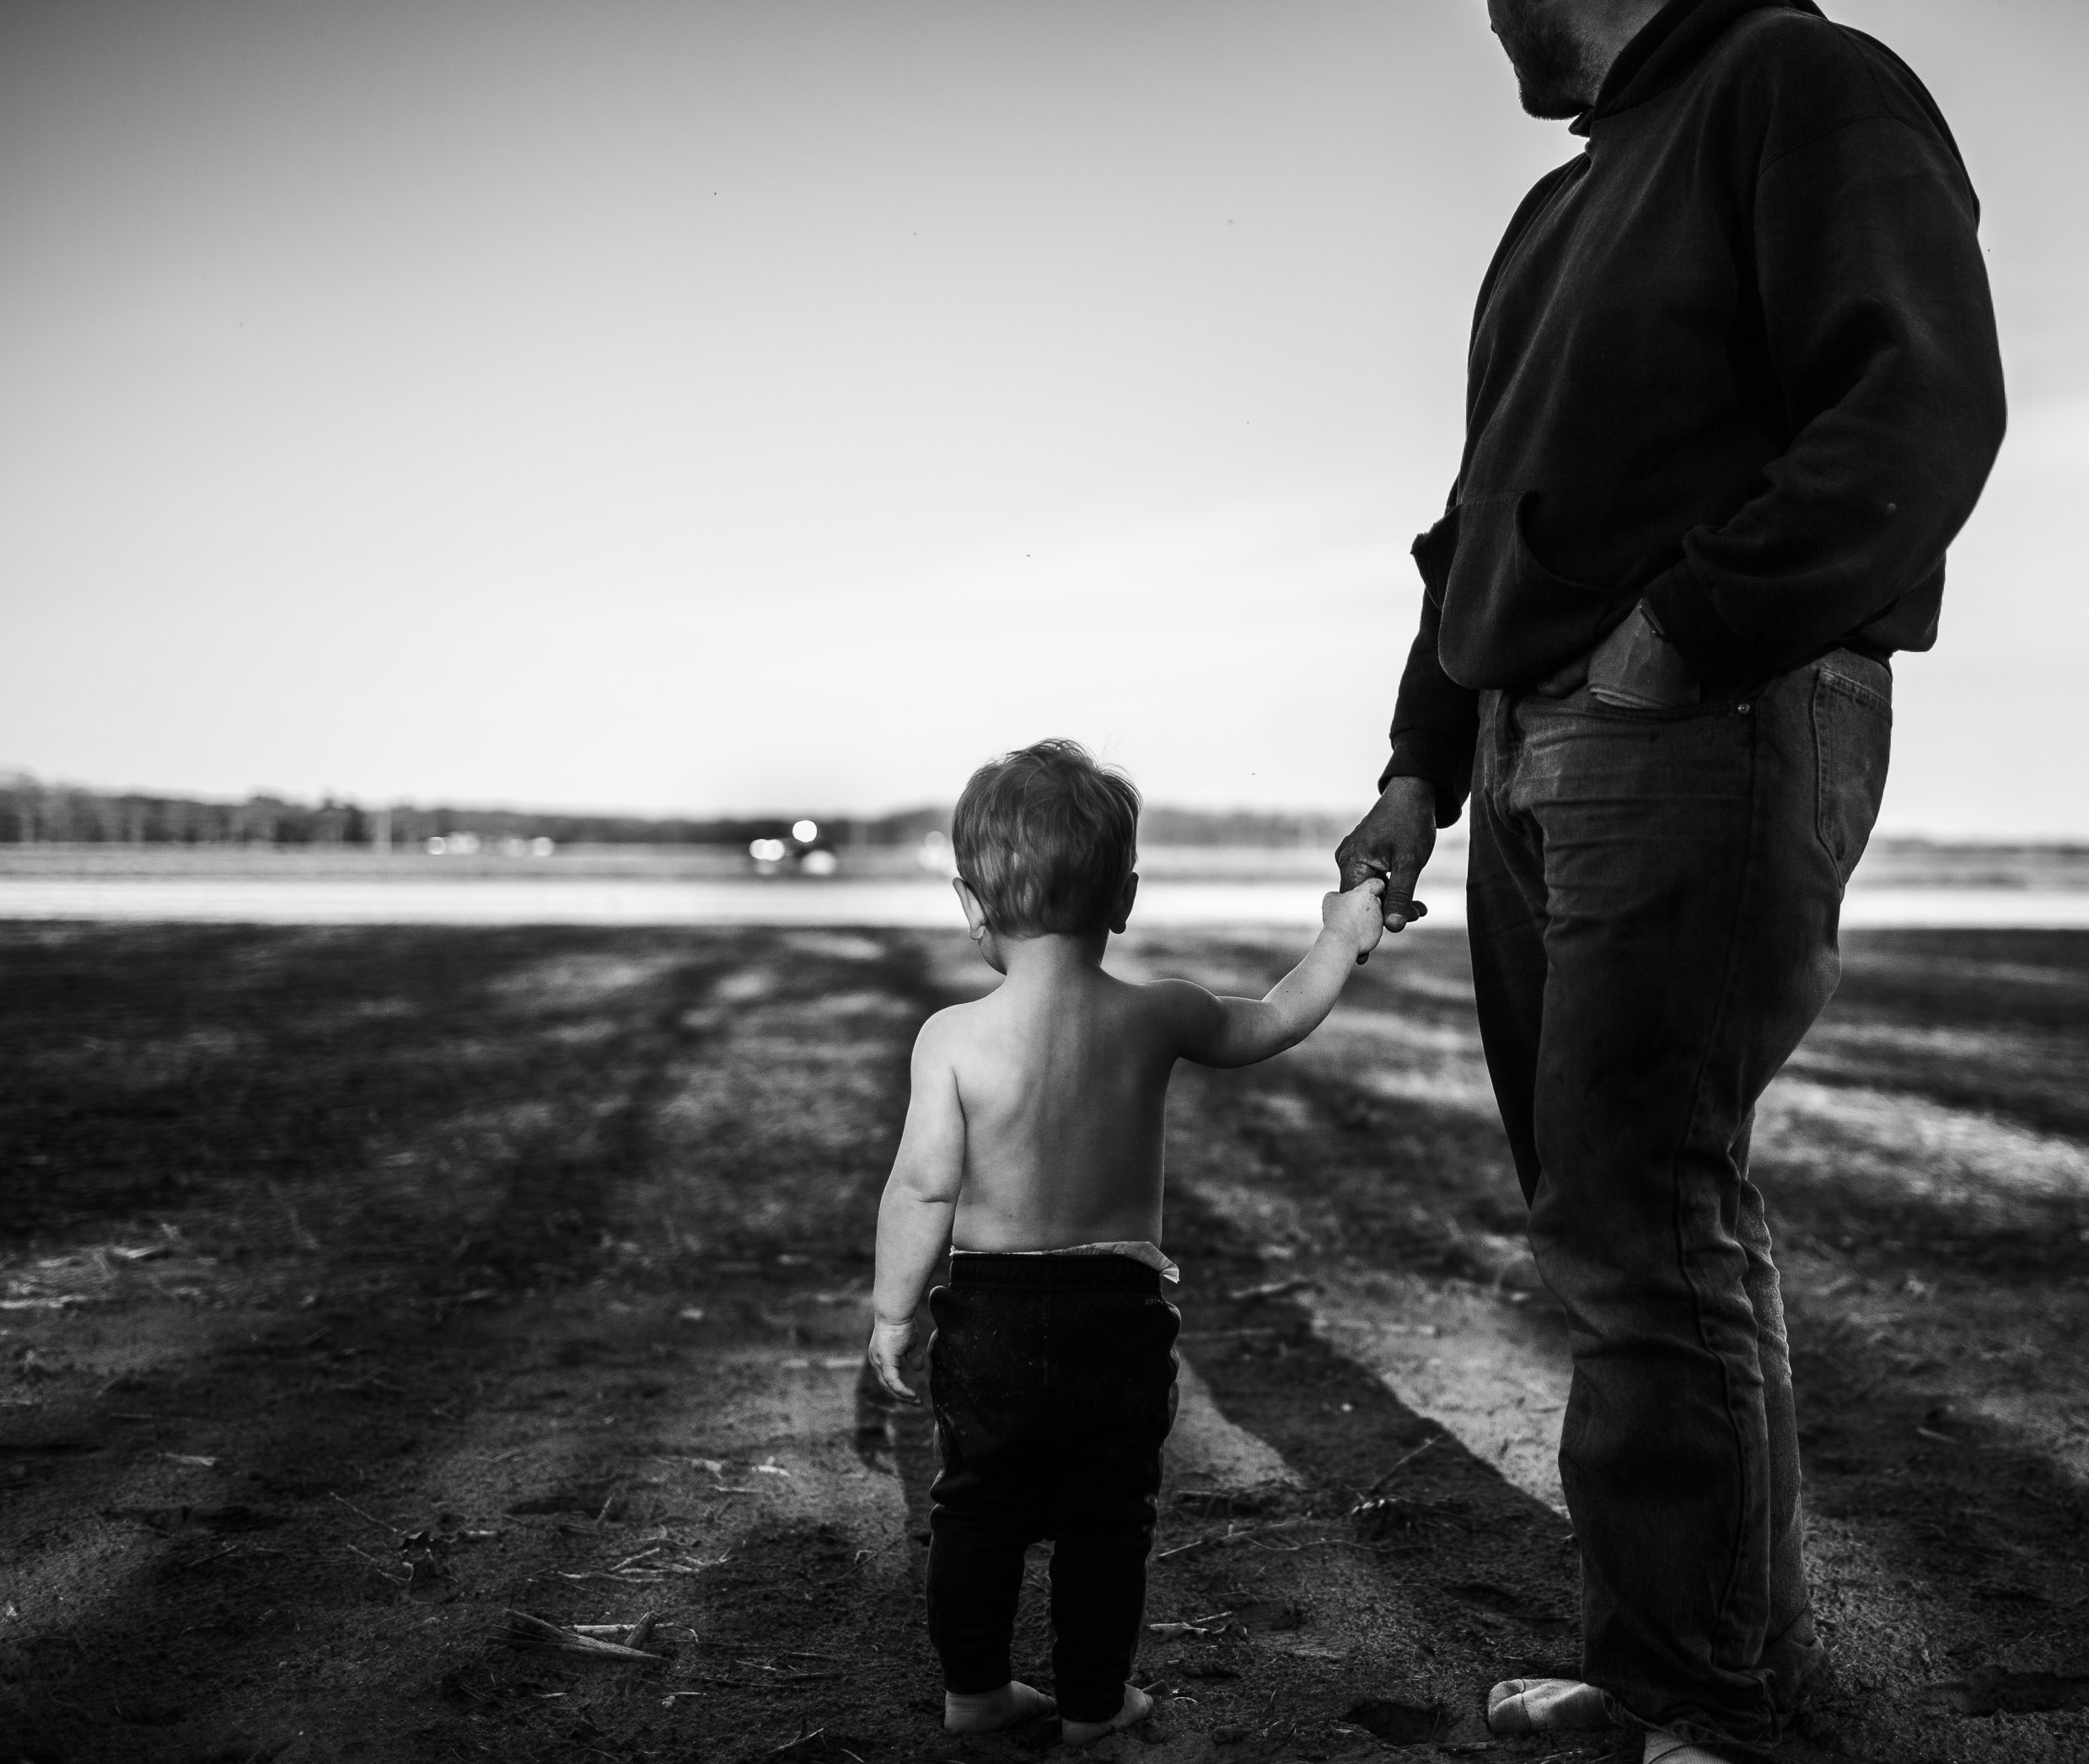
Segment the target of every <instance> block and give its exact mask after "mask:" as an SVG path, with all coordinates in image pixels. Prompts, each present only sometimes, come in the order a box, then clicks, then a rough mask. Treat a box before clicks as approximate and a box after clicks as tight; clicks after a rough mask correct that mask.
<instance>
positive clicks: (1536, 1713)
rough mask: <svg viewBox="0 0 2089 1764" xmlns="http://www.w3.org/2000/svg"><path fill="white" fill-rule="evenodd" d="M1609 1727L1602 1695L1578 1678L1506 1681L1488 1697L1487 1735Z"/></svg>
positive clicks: (1609, 1723)
mask: <svg viewBox="0 0 2089 1764" xmlns="http://www.w3.org/2000/svg"><path fill="white" fill-rule="evenodd" d="M1611 1725H1612V1722H1611V1719H1610V1710H1609V1708H1608V1706H1607V1705H1606V1704H1605V1702H1604V1701H1603V1692H1601V1691H1599V1690H1598V1689H1597V1688H1596V1687H1595V1686H1593V1685H1585V1684H1583V1683H1582V1681H1581V1680H1580V1679H1578V1678H1505V1679H1503V1680H1502V1681H1501V1683H1500V1684H1498V1685H1496V1686H1495V1687H1494V1688H1493V1689H1492V1690H1491V1691H1490V1692H1488V1693H1487V1729H1488V1731H1489V1732H1490V1733H1496V1734H1502V1735H1512V1734H1547V1733H1556V1732H1560V1731H1563V1730H1565V1729H1571V1728H1598V1727H1609V1726H1611Z"/></svg>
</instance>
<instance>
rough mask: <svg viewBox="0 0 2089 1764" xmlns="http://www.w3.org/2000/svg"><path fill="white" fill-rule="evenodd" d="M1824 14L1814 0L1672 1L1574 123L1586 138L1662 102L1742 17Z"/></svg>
mask: <svg viewBox="0 0 2089 1764" xmlns="http://www.w3.org/2000/svg"><path fill="white" fill-rule="evenodd" d="M1772 7H1775V8H1779V9H1780V10H1783V11H1786V12H1796V13H1812V15H1813V16H1814V17H1815V18H1817V19H1818V18H1821V17H1822V16H1823V13H1822V12H1821V9H1820V8H1819V7H1818V6H1816V5H1815V4H1814V3H1813V0H1668V4H1667V5H1666V6H1664V7H1662V9H1661V10H1660V11H1659V12H1657V13H1655V14H1654V16H1653V17H1652V18H1651V19H1648V20H1647V22H1646V26H1645V28H1644V29H1641V32H1640V34H1639V35H1637V36H1635V37H1634V38H1633V39H1632V40H1631V41H1630V42H1629V43H1627V44H1626V45H1625V46H1624V48H1623V49H1621V50H1620V51H1619V52H1618V58H1617V60H1616V61H1614V62H1612V63H1611V65H1610V72H1608V73H1607V74H1606V75H1604V76H1603V90H1602V91H1601V92H1599V93H1598V94H1596V102H1595V103H1594V104H1593V105H1591V106H1590V107H1589V108H1588V109H1587V110H1584V111H1582V114H1581V115H1579V116H1577V117H1576V118H1575V119H1574V121H1573V122H1572V123H1571V124H1570V125H1569V127H1570V128H1571V131H1573V132H1574V133H1575V134H1576V135H1586V134H1587V132H1588V128H1589V125H1590V124H1591V123H1593V122H1600V121H1603V118H1604V117H1606V116H1614V115H1616V114H1617V113H1618V112H1619V111H1620V110H1630V109H1631V108H1632V106H1633V105H1642V104H1645V103H1646V100H1647V99H1650V98H1657V97H1659V96H1660V95H1661V94H1662V93H1663V92H1666V91H1667V89H1668V88H1669V87H1671V86H1673V84H1675V83H1676V82H1677V81H1678V80H1679V79H1681V78H1683V77H1684V74H1686V73H1688V72H1689V71H1690V69H1691V68H1693V67H1695V66H1696V65H1697V63H1698V61H1699V59H1700V57H1701V56H1703V55H1704V53H1705V51H1706V50H1708V49H1710V47H1711V46H1712V45H1713V44H1714V43H1716V41H1718V40H1719V39H1720V37H1721V36H1722V35H1725V33H1726V29H1727V26H1728V25H1730V24H1732V23H1733V21H1734V20H1735V19H1738V18H1739V17H1740V16H1741V15H1742V14H1743V13H1753V12H1761V11H1763V10H1764V8H1772Z"/></svg>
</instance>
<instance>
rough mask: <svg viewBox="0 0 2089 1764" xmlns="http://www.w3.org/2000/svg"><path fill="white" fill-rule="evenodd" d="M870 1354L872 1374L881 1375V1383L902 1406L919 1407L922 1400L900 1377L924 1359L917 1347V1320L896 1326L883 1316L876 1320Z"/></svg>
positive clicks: (872, 1325) (910, 1319) (879, 1379)
mask: <svg viewBox="0 0 2089 1764" xmlns="http://www.w3.org/2000/svg"><path fill="white" fill-rule="evenodd" d="M867 1352H868V1354H869V1357H870V1363H871V1370H872V1371H873V1372H875V1373H876V1374H877V1375H878V1383H880V1384H882V1385H883V1386H884V1387H885V1389H886V1391H888V1392H889V1394H890V1395H892V1396H894V1397H898V1398H899V1400H900V1402H910V1403H913V1404H916V1406H917V1407H918V1406H919V1404H920V1402H921V1398H920V1397H917V1396H916V1395H915V1393H914V1391H913V1390H912V1389H911V1388H910V1386H908V1384H907V1381H905V1379H904V1378H902V1377H901V1376H900V1367H901V1366H904V1365H913V1364H914V1363H915V1362H916V1361H917V1360H919V1359H921V1354H920V1351H919V1350H918V1349H917V1348H916V1347H915V1345H914V1319H913V1318H912V1317H906V1318H905V1319H903V1320H902V1321H901V1322H897V1323H889V1322H886V1321H885V1320H884V1319H883V1317H881V1316H874V1317H873V1318H872V1320H871V1332H870V1347H869V1348H868V1349H867Z"/></svg>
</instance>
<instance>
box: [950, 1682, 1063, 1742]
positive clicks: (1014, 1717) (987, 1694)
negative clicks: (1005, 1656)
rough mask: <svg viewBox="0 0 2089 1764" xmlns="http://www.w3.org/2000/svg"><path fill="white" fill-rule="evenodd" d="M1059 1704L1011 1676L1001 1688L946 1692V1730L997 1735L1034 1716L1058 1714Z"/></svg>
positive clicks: (955, 1732) (959, 1732) (954, 1732)
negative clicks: (1006, 1728) (969, 1691)
mask: <svg viewBox="0 0 2089 1764" xmlns="http://www.w3.org/2000/svg"><path fill="white" fill-rule="evenodd" d="M1057 1713H1059V1705H1058V1704H1057V1703H1055V1702H1053V1701H1052V1700H1051V1698H1050V1697H1047V1696H1046V1695H1045V1693H1044V1692H1042V1691H1034V1690H1032V1689H1031V1688H1030V1687H1029V1686H1028V1685H1026V1684H1025V1683H1023V1681H1022V1680H1021V1679H1019V1678H1012V1679H1010V1680H1009V1681H1008V1682H1007V1684H1005V1685H1003V1686H1002V1687H1001V1688H1000V1689H999V1690H998V1691H980V1692H975V1693H973V1694H970V1695H967V1694H965V1693H964V1692H958V1691H945V1692H943V1731H944V1732H945V1733H947V1734H995V1733H999V1732H1000V1731H1001V1729H1003V1728H1004V1727H1013V1726H1014V1725H1015V1724H1016V1723H1018V1721H1027V1720H1028V1719H1029V1718H1030V1717H1031V1716H1033V1715H1056V1714H1057Z"/></svg>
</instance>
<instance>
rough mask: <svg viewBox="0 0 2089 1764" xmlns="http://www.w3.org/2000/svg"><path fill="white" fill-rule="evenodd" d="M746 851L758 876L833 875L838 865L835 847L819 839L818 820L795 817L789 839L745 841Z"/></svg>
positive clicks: (838, 859)
mask: <svg viewBox="0 0 2089 1764" xmlns="http://www.w3.org/2000/svg"><path fill="white" fill-rule="evenodd" d="M747 855H748V857H749V860H750V861H752V862H753V864H754V866H755V874H756V875H757V876H784V875H789V874H792V873H795V874H797V875H799V876H832V875H833V874H834V873H835V871H838V870H839V869H840V867H841V860H840V858H839V857H837V856H836V855H835V852H834V848H833V847H832V846H830V845H824V844H821V843H820V839H819V822H817V821H794V822H793V823H792V825H791V835H790V837H789V838H788V839H750V840H749V841H748V845H747Z"/></svg>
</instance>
